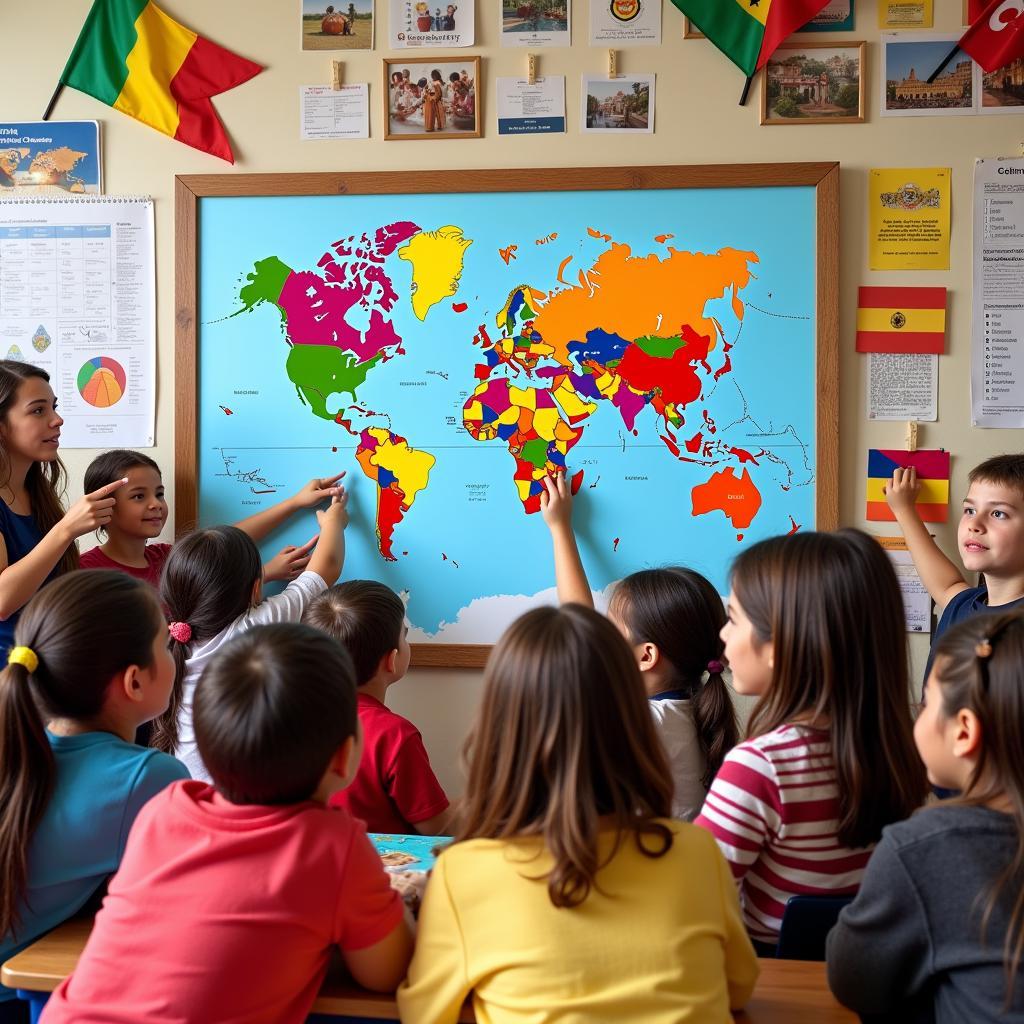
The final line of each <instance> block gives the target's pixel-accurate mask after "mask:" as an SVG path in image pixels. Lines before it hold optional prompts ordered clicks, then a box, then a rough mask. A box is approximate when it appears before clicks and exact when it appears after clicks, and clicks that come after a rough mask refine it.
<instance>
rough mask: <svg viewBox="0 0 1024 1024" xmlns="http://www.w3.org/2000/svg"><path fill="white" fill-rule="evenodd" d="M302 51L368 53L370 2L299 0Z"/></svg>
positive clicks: (371, 18)
mask: <svg viewBox="0 0 1024 1024" xmlns="http://www.w3.org/2000/svg"><path fill="white" fill-rule="evenodd" d="M302 48H303V49H304V50H372V49H373V0H338V2H337V3H333V4H327V3H323V0H302Z"/></svg>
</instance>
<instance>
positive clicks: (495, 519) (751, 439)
mask: <svg viewBox="0 0 1024 1024" xmlns="http://www.w3.org/2000/svg"><path fill="white" fill-rule="evenodd" d="M595 196H596V197H597V198H598V199H600V200H601V201H600V202H595ZM610 200H614V202H612V201H610ZM201 218H202V219H201V224H200V237H201V239H202V240H203V246H204V251H203V253H202V258H201V261H200V265H201V268H202V269H201V281H200V301H201V308H200V319H201V321H202V327H201V330H200V417H199V419H200V445H199V447H200V516H201V519H202V521H204V522H214V521H231V520H232V519H233V518H234V519H237V518H239V517H240V516H241V515H245V514H248V513H249V512H251V511H253V510H255V509H256V508H258V507H265V506H266V505H268V504H270V503H272V502H274V501H277V500H280V498H281V497H283V496H284V495H285V494H286V493H288V492H289V491H290V490H293V489H294V488H296V487H298V486H299V485H300V484H301V483H302V482H304V481H305V480H306V479H308V478H309V477H310V476H318V475H326V474H328V473H337V472H340V471H341V470H342V469H345V470H347V471H348V473H347V477H346V485H347V487H348V489H349V491H350V509H351V513H352V523H351V525H350V527H349V530H348V537H347V556H346V567H345V572H344V578H349V579H351V578H360V577H363V578H374V579H379V580H381V581H382V582H385V583H387V584H388V585H390V586H392V587H393V588H394V589H395V590H397V591H399V592H400V593H402V594H403V596H404V597H405V598H406V600H407V607H408V615H409V621H410V625H411V634H410V635H411V638H412V639H414V640H417V641H421V642H422V641H440V642H463V643H465V642H470V643H490V642H493V641H494V640H495V639H497V637H498V636H499V635H500V634H501V632H502V631H503V630H504V628H505V627H506V626H507V625H508V624H509V622H511V621H512V619H514V618H515V617H516V615H518V614H519V613H521V612H522V611H524V610H525V609H527V608H528V607H531V606H533V605H536V604H538V603H546V602H551V601H553V600H554V599H555V595H554V578H553V566H552V556H551V551H550V537H549V534H548V532H547V528H546V527H545V525H544V523H543V521H542V517H541V516H540V514H539V510H540V495H541V493H542V491H543V480H544V477H545V476H548V475H550V474H553V473H566V474H567V476H568V478H569V480H570V481H571V486H572V490H573V493H574V494H575V495H576V497H575V499H574V504H575V511H574V524H575V527H576V531H577V535H578V537H579V541H580V546H581V551H582V554H583V558H584V562H585V564H586V567H587V571H588V575H589V578H590V582H591V585H592V586H593V587H594V589H595V591H596V592H597V594H598V599H599V600H600V598H601V596H602V594H603V593H605V592H606V591H607V589H608V588H609V587H610V585H611V584H613V583H614V581H615V580H617V579H619V578H621V577H622V576H624V575H626V574H628V573H630V572H633V571H635V570H637V569H640V568H643V567H647V566H654V565H666V564H684V565H690V566H692V567H694V568H696V569H698V570H699V571H701V572H704V573H705V574H707V575H708V576H709V578H711V579H712V581H713V582H714V583H715V584H716V586H718V588H719V590H720V591H721V592H723V593H724V592H726V590H727V575H728V569H729V565H730V563H731V560H732V559H733V558H734V557H735V555H736V554H737V552H738V551H739V550H741V549H742V547H743V546H744V545H746V544H749V543H751V542H753V541H756V540H758V539H761V538H763V537H766V536H770V535H773V534H778V533H787V532H792V531H794V530H797V529H801V528H813V525H814V489H815V461H816V460H815V448H814V438H815V430H814V424H815V361H814V309H815V292H814V282H815V267H814V203H813V191H812V190H810V189H768V188H766V189H745V190H741V189H730V190H701V191H699V192H690V191H685V190H672V191H665V192H662V191H650V192H644V191H641V192H631V193H628V194H621V193H596V194H589V193H573V192H569V193H544V192H538V193H526V194H515V195H514V194H498V195H488V194H467V195H428V196H421V195H412V194H411V195H408V196H353V197H334V196H325V197H303V198H302V199H301V200H300V199H298V198H280V199H278V198H273V199H271V198H259V199H231V200H204V202H203V204H202V207H201ZM309 525H310V524H309V522H308V521H303V522H298V523H294V524H292V525H291V526H290V528H289V529H290V531H291V532H290V533H289V534H288V535H287V536H286V537H284V538H283V539H282V537H280V536H278V537H275V538H274V543H275V544H276V545H277V546H279V545H280V543H282V542H284V541H291V542H297V541H301V540H303V539H308V536H309ZM291 533H294V538H292V537H291Z"/></svg>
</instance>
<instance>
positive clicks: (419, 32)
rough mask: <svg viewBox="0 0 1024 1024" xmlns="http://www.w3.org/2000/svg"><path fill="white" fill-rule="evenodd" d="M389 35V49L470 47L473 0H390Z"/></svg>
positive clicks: (473, 38)
mask: <svg viewBox="0 0 1024 1024" xmlns="http://www.w3.org/2000/svg"><path fill="white" fill-rule="evenodd" d="M388 13H389V15H390V19H389V24H388V38H389V40H390V43H391V49H392V50H405V49H412V48H414V47H425V48H429V47H432V46H433V47H441V48H444V49H447V48H449V47H453V46H455V47H458V46H472V45H473V42H474V40H475V39H476V0H454V2H452V3H442V2H441V0H433V2H430V3H428V2H427V0H389V4H388Z"/></svg>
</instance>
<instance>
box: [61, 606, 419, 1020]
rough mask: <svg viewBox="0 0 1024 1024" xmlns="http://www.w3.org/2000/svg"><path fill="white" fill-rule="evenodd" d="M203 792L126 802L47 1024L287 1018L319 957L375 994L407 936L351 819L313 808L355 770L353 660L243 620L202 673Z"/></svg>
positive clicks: (400, 962)
mask: <svg viewBox="0 0 1024 1024" xmlns="http://www.w3.org/2000/svg"><path fill="white" fill-rule="evenodd" d="M193 717H194V722H195V731H196V740H197V742H198V744H199V752H200V753H201V754H202V757H203V761H204V763H205V764H206V766H207V768H208V769H209V771H210V774H211V776H212V777H213V779H214V785H213V786H211V785H208V784H206V783H203V782H199V781H196V780H188V781H185V782H180V783H175V784H174V785H172V786H170V787H169V788H168V789H166V790H164V791H163V792H162V793H160V794H159V795H158V796H157V797H155V798H153V799H152V800H150V802H149V803H148V804H146V806H145V807H144V808H143V809H142V811H141V812H140V813H139V815H138V817H137V818H136V819H135V824H134V825H133V826H132V830H131V833H130V835H129V837H128V842H127V844H126V847H125V853H124V859H123V860H122V861H121V867H120V869H119V870H118V872H117V874H116V875H115V876H114V877H113V879H112V880H111V882H110V888H109V891H108V893H107V896H106V898H105V899H104V901H103V906H102V909H101V910H100V912H99V914H98V915H97V917H96V924H95V926H94V928H93V931H92V935H91V936H90V938H89V941H88V943H87V944H86V947H85V950H84V952H83V953H82V957H81V959H80V960H79V962H78V966H77V968H76V969H75V971H74V973H73V974H72V975H71V976H70V977H69V978H67V979H66V980H65V981H64V982H63V983H62V984H61V986H60V988H58V989H57V991H56V992H54V994H53V996H52V997H51V998H50V1001H49V1002H48V1003H47V1005H46V1009H45V1010H44V1013H43V1018H42V1019H43V1020H45V1021H46V1022H47V1024H156V1022H161V1024H162V1022H166V1021H170V1020H173V1021H177V1022H178V1024H209V1022H211V1021H228V1020H230V1021H232V1024H300V1022H302V1021H305V1019H306V1017H307V1015H308V1014H309V1011H310V1008H311V1006H312V1005H313V1001H314V1000H315V999H316V996H317V992H318V991H319V989H320V986H321V984H322V983H323V979H324V975H325V973H326V971H327V963H328V958H329V956H330V953H331V951H332V950H333V949H334V947H336V946H338V947H340V948H341V955H342V958H343V959H344V961H345V964H346V966H347V967H348V969H349V971H350V972H351V974H352V976H353V978H355V980H356V981H357V982H359V983H360V984H362V985H365V986H366V987H367V988H372V989H376V990H378V991H390V990H392V989H394V988H395V987H396V986H397V984H398V982H399V981H401V979H402V978H403V977H404V975H405V971H406V967H407V965H408V962H409V958H410V955H411V953H412V936H411V931H410V928H409V925H408V922H407V920H406V917H405V912H404V908H403V906H402V901H401V899H400V898H399V897H398V894H397V893H396V892H395V891H394V890H393V889H392V888H391V887H390V886H389V883H388V876H387V874H386V873H385V871H384V868H383V865H382V864H381V861H380V858H379V856H378V855H377V853H376V851H375V850H374V848H373V846H372V845H371V843H370V841H369V840H368V839H367V838H366V833H365V831H364V829H363V826H362V823H360V822H357V821H354V820H353V819H352V818H351V817H350V816H349V815H348V814H347V813H346V812H345V811H342V810H337V809H333V808H329V807H327V806H326V804H327V801H328V800H329V798H330V797H331V795H332V794H333V793H335V792H336V791H337V790H338V789H341V788H342V787H344V786H345V785H346V784H347V783H348V782H349V780H350V779H351V778H352V776H353V775H354V774H355V769H356V766H357V765H358V763H359V730H358V727H357V722H356V710H355V679H354V673H353V669H352V661H351V659H350V658H349V657H348V655H347V654H346V653H345V651H344V650H343V649H342V648H341V647H340V645H339V644H337V643H336V642H335V641H333V640H331V639H330V638H329V637H327V636H324V634H323V633H320V632H319V631H317V630H314V629H310V628H309V627H307V626H301V625H298V624H296V623H280V624H277V625H272V626H259V627H256V628H255V629H252V630H249V631H248V632H246V633H243V634H242V635H241V636H239V637H238V638H237V639H235V640H233V641H231V643H229V644H227V645H226V646H225V647H224V649H223V651H222V652H221V653H220V654H219V655H218V656H217V658H216V660H215V661H213V662H212V663H211V664H210V666H209V667H208V668H207V669H206V671H205V672H204V674H203V676H202V679H201V680H200V683H199V686H198V687H197V689H196V697H195V704H194V710H193Z"/></svg>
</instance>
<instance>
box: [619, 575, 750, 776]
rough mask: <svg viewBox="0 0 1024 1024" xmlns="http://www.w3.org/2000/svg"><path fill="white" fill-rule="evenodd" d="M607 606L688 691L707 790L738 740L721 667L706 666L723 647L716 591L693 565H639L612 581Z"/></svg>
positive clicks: (716, 659) (722, 612)
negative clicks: (652, 648)
mask: <svg viewBox="0 0 1024 1024" xmlns="http://www.w3.org/2000/svg"><path fill="white" fill-rule="evenodd" d="M608 611H609V613H610V614H611V615H612V617H613V618H615V619H617V620H618V621H619V622H621V623H622V625H623V626H625V628H626V631H627V633H628V634H629V639H630V641H631V642H632V643H634V644H643V643H651V644H654V646H655V647H657V648H658V652H659V654H660V655H661V657H662V658H664V659H665V660H666V662H667V663H668V665H669V666H671V669H672V673H673V675H674V677H675V682H674V687H675V688H678V689H682V690H686V691H689V692H690V693H691V694H692V697H691V701H692V704H691V706H692V708H693V718H694V724H695V725H696V727H697V742H698V743H699V744H700V750H701V753H702V754H703V756H704V766H705V767H704V777H703V779H702V780H701V781H702V782H703V784H704V788H705V789H708V788H709V787H710V786H711V782H712V780H713V779H714V777H715V775H716V774H717V772H718V769H719V768H721V767H722V761H723V760H724V759H725V755H726V754H727V753H728V752H729V751H730V750H732V748H733V747H735V746H736V744H737V742H738V741H739V726H738V725H737V724H736V711H735V710H734V708H733V704H732V700H731V699H730V697H729V690H728V687H727V686H726V685H725V680H724V678H723V677H722V671H721V668H720V667H719V669H718V671H711V669H712V668H715V667H718V666H721V663H722V660H723V657H724V650H725V645H724V644H723V643H722V638H721V636H720V635H719V634H720V633H721V631H722V627H723V626H724V625H725V608H724V607H723V605H722V599H721V597H719V595H718V591H717V590H715V588H714V587H713V586H712V585H711V582H710V581H709V580H708V579H706V578H705V577H704V576H702V575H701V574H700V573H699V572H695V571H694V570H693V569H684V568H682V567H680V566H670V567H669V568H665V569H644V570H642V571H641V572H635V573H633V574H632V575H630V576H627V577H626V578H625V579H623V580H621V581H620V582H619V583H618V584H617V585H616V587H615V590H614V591H613V592H612V598H611V601H610V602H609V605H608ZM716 662H717V663H718V666H716V664H715V663H716ZM705 673H706V674H707V679H705V678H704V675H705Z"/></svg>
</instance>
